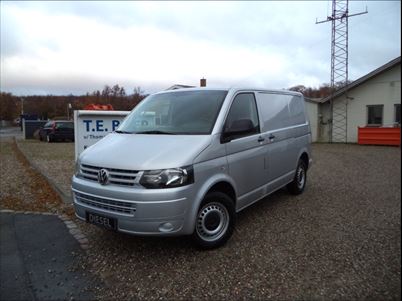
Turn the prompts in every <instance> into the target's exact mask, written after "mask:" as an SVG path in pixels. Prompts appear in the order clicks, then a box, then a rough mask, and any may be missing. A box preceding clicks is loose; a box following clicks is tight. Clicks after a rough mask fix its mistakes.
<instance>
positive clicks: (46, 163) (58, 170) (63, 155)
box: [18, 139, 74, 197]
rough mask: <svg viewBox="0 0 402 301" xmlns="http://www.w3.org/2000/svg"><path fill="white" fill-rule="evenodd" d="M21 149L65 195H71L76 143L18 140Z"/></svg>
mask: <svg viewBox="0 0 402 301" xmlns="http://www.w3.org/2000/svg"><path fill="white" fill-rule="evenodd" d="M18 145H19V147H20V149H21V150H22V151H23V152H24V154H25V156H27V157H28V158H29V159H30V160H33V162H35V163H36V165H37V167H38V168H39V169H40V171H41V172H42V173H44V174H45V175H46V176H47V177H48V178H50V179H52V180H53V182H54V183H56V184H57V187H58V188H60V189H61V191H62V192H63V194H64V195H66V196H70V197H71V177H72V176H73V174H74V143H66V142H63V143H62V142H55V143H46V142H40V141H39V140H22V139H21V140H18Z"/></svg>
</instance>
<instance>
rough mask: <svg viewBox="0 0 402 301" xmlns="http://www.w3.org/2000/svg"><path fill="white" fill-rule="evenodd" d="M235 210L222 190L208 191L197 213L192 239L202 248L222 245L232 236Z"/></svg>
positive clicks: (230, 200)
mask: <svg viewBox="0 0 402 301" xmlns="http://www.w3.org/2000/svg"><path fill="white" fill-rule="evenodd" d="M235 218H236V211H235V208H234V204H233V201H232V199H231V198H230V197H228V196H227V195H226V194H224V193H222V192H217V191H213V192H211V193H208V194H207V195H206V196H205V198H204V200H203V202H202V203H201V206H200V208H199V210H198V213H197V219H196V224H195V229H194V233H193V239H194V241H195V243H196V244H197V245H198V246H199V247H201V248H203V249H213V248H217V247H220V246H222V245H224V244H225V243H226V242H227V240H228V239H229V238H230V237H231V236H232V233H233V229H234V225H235Z"/></svg>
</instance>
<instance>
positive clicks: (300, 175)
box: [287, 160, 307, 195]
mask: <svg viewBox="0 0 402 301" xmlns="http://www.w3.org/2000/svg"><path fill="white" fill-rule="evenodd" d="M306 183H307V166H306V164H305V163H304V162H303V160H299V163H298V164H297V168H296V173H295V177H294V178H293V181H292V182H291V183H289V184H288V185H287V188H288V190H289V192H290V193H291V194H294V195H298V194H301V193H302V192H303V191H304V188H305V187H306Z"/></svg>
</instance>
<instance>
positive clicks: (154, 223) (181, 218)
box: [72, 177, 192, 236]
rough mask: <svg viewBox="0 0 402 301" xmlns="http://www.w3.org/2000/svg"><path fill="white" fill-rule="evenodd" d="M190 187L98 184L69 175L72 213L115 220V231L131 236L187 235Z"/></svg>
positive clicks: (189, 231) (188, 229) (189, 232)
mask: <svg viewBox="0 0 402 301" xmlns="http://www.w3.org/2000/svg"><path fill="white" fill-rule="evenodd" d="M191 186H192V185H189V186H184V187H178V188H169V189H145V188H142V187H120V186H117V185H106V186H102V185H100V184H99V183H97V182H94V181H88V180H84V179H80V178H77V177H73V183H72V191H73V201H74V207H75V213H76V215H77V217H78V218H80V219H82V220H85V219H86V212H92V213H97V214H99V215H102V216H107V217H111V218H115V219H116V220H117V231H120V232H125V233H130V234H135V235H160V236H166V235H184V234H191V232H192V229H191V228H190V227H189V226H188V225H190V224H191V222H190V219H191V217H190V216H187V215H188V213H189V212H191V210H189V208H190V206H191V204H189V202H190V200H191V199H192V198H191Z"/></svg>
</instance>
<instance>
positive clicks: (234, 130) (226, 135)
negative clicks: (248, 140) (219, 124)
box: [221, 119, 255, 143]
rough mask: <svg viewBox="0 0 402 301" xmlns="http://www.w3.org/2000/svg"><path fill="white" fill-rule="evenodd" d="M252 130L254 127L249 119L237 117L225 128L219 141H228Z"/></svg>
mask: <svg viewBox="0 0 402 301" xmlns="http://www.w3.org/2000/svg"><path fill="white" fill-rule="evenodd" d="M254 132H255V127H254V125H253V122H252V121H251V120H250V119H238V120H235V121H233V122H232V124H230V126H229V127H227V128H225V131H224V132H223V134H222V137H221V142H222V143H226V142H230V141H231V140H233V139H234V138H237V137H242V136H245V135H247V134H250V133H254Z"/></svg>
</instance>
